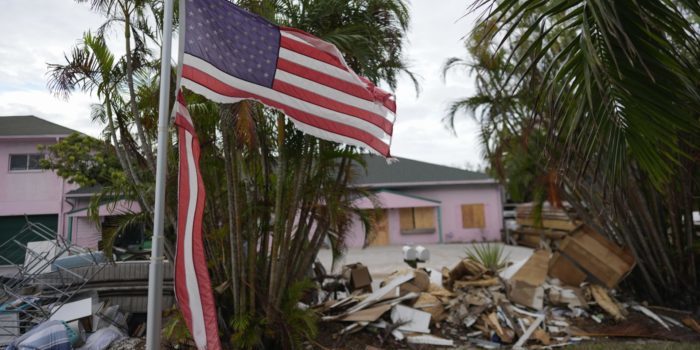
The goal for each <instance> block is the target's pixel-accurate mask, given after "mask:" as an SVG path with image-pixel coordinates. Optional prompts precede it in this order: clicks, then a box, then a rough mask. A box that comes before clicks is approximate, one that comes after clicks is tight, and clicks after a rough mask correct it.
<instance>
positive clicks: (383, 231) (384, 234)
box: [370, 210, 389, 246]
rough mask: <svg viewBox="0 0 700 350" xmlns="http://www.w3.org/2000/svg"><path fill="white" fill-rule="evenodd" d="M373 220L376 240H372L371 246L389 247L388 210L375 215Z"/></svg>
mask: <svg viewBox="0 0 700 350" xmlns="http://www.w3.org/2000/svg"><path fill="white" fill-rule="evenodd" d="M372 220H373V224H374V226H373V227H372V233H373V236H374V239H373V240H372V242H371V243H370V245H372V246H384V245H389V221H388V220H387V214H386V210H382V211H379V212H377V213H376V214H374V217H373V218H372Z"/></svg>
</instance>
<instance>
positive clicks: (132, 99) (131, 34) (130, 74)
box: [75, 0, 162, 174]
mask: <svg viewBox="0 0 700 350" xmlns="http://www.w3.org/2000/svg"><path fill="white" fill-rule="evenodd" d="M75 1H76V2H78V3H89V4H90V8H91V9H92V10H94V11H97V12H99V13H101V14H102V15H104V16H105V17H106V18H107V21H106V22H105V23H104V24H103V25H102V26H100V28H99V30H98V34H99V35H100V36H104V34H105V32H107V31H108V30H109V29H110V28H111V27H112V26H113V25H114V24H115V23H122V24H123V26H124V45H125V50H126V52H125V54H124V58H125V63H126V65H125V68H126V69H125V72H124V73H125V74H124V76H125V78H126V85H127V88H128V96H129V100H128V103H129V107H130V114H131V118H133V121H134V124H135V125H136V130H137V135H138V139H139V142H140V143H141V150H142V152H143V154H144V157H145V160H146V162H147V164H148V167H149V168H150V170H151V172H152V173H153V174H155V171H156V167H155V160H154V159H155V157H154V152H153V146H152V142H151V139H152V135H153V134H155V131H154V130H153V128H151V130H146V129H145V128H144V126H143V122H142V118H141V115H140V111H139V108H138V100H137V96H136V89H135V85H134V75H135V74H136V71H137V70H138V69H139V68H140V66H142V65H144V64H145V60H144V59H145V58H146V57H144V56H146V55H149V52H148V49H147V39H149V38H150V39H151V40H152V41H154V42H157V41H156V40H157V34H156V33H158V32H159V31H158V30H156V31H153V29H152V28H151V26H150V24H149V18H155V19H157V18H158V16H157V15H156V14H157V13H160V3H161V2H162V1H161V0H75ZM148 10H151V12H150V13H149V11H148ZM149 14H150V16H149ZM132 45H135V48H134V47H133V46H132ZM151 125H155V124H154V123H151Z"/></svg>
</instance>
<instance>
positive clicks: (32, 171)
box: [7, 153, 44, 173]
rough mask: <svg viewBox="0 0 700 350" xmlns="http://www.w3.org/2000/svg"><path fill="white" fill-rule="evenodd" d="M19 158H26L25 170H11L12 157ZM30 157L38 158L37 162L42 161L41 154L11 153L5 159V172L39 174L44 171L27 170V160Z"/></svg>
mask: <svg viewBox="0 0 700 350" xmlns="http://www.w3.org/2000/svg"><path fill="white" fill-rule="evenodd" d="M19 156H24V157H25V158H26V163H25V168H24V169H12V157H19ZM31 156H39V160H41V159H44V154H43V153H12V154H10V155H9V157H8V159H7V170H8V171H9V172H11V173H40V172H43V171H44V169H41V167H39V168H37V169H29V158H30V157H31Z"/></svg>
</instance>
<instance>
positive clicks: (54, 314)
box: [49, 298, 92, 322]
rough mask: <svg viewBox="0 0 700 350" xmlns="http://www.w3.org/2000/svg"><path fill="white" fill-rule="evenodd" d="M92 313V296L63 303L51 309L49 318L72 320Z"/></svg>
mask: <svg viewBox="0 0 700 350" xmlns="http://www.w3.org/2000/svg"><path fill="white" fill-rule="evenodd" d="M91 315H92V298H85V299H82V300H78V301H73V302H70V303H65V304H63V305H62V306H59V307H56V308H54V309H53V310H51V317H49V319H50V320H58V321H65V322H69V321H73V320H77V319H81V318H83V317H88V316H91Z"/></svg>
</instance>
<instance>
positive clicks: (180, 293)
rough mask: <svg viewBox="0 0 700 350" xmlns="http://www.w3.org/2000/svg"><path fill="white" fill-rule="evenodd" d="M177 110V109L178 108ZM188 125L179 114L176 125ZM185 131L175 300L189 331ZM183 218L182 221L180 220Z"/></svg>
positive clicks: (182, 136)
mask: <svg viewBox="0 0 700 350" xmlns="http://www.w3.org/2000/svg"><path fill="white" fill-rule="evenodd" d="M176 108H177V107H176ZM185 123H187V122H186V121H184V118H183V117H182V116H181V115H179V114H177V115H176V117H175V124H176V125H178V126H179V125H182V124H185ZM185 132H186V131H185V129H183V128H180V129H179V130H178V137H179V139H180V140H183V141H182V142H180V144H179V145H178V150H179V153H180V165H179V169H180V171H179V179H178V186H177V188H178V202H179V203H178V208H177V217H178V220H177V232H178V235H177V248H176V251H175V276H174V282H175V299H176V300H177V304H178V306H179V307H180V312H181V313H182V318H184V319H185V323H186V324H187V328H188V329H190V330H191V329H192V313H191V312H190V300H189V296H188V295H187V284H186V283H185V261H184V260H185V259H184V257H183V256H182V254H183V253H184V251H185V239H184V234H182V233H183V232H185V225H186V220H185V219H184V218H185V217H186V216H187V205H183V203H189V198H190V187H189V172H188V171H187V169H188V168H189V166H190V165H189V164H188V161H187V157H185V156H184V154H185V153H186V151H185V147H186V145H185V142H184V140H185ZM180 218H182V219H180Z"/></svg>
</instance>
